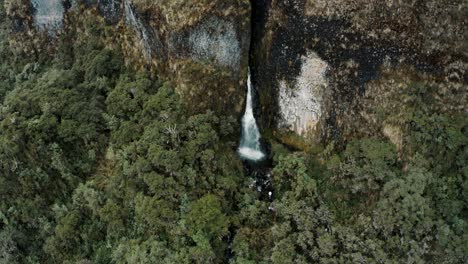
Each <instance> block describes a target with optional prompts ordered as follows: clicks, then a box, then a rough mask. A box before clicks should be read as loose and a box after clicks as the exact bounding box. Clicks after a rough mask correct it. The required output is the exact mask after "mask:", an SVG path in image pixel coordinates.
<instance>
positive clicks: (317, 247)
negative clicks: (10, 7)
mask: <svg viewBox="0 0 468 264" xmlns="http://www.w3.org/2000/svg"><path fill="white" fill-rule="evenodd" d="M89 19H91V21H89V26H87V27H85V28H86V31H80V32H73V30H70V33H69V34H78V35H79V39H80V41H76V39H75V38H74V37H71V36H69V35H67V34H64V35H62V36H60V38H59V41H58V44H57V47H56V52H55V53H51V54H53V55H48V54H41V53H38V54H37V55H36V56H29V55H25V54H22V53H18V52H17V51H15V50H13V49H12V48H11V46H10V45H9V37H8V34H9V31H8V23H9V21H7V20H6V16H5V14H4V10H3V4H2V1H0V24H1V28H0V263H83V264H84V263H233V264H234V263H235V264H250V263H275V264H287V263H389V264H390V263H446V264H452V263H466V262H467V261H468V258H467V256H468V232H467V230H468V223H467V221H468V212H467V205H468V204H467V203H468V180H467V179H468V162H467V161H468V148H467V143H468V124H467V119H466V113H463V112H450V113H446V112H442V111H438V106H437V103H436V101H437V100H436V99H435V98H436V96H437V89H438V87H437V86H436V85H432V86H430V85H426V84H424V83H416V82H415V83H409V84H407V88H406V89H402V90H401V91H400V94H398V97H397V98H394V100H396V101H397V102H401V104H400V105H399V107H396V108H395V109H377V110H376V111H377V112H378V113H379V115H380V116H385V118H386V119H388V118H393V119H394V120H396V122H398V123H399V124H401V126H402V127H404V128H405V132H406V133H405V137H404V138H403V144H402V146H401V148H398V147H397V146H395V145H394V144H392V143H391V142H390V141H389V140H388V139H386V138H385V137H380V136H375V137H356V138H354V139H350V140H347V141H346V142H338V141H336V142H327V144H325V145H320V144H318V143H313V144H314V145H313V147H310V148H306V149H305V150H301V151H294V150H292V149H291V148H287V147H286V146H284V145H282V144H280V143H278V142H277V141H275V139H274V138H273V137H271V138H268V139H267V140H268V141H269V143H270V144H271V152H272V156H273V159H272V170H271V177H272V178H271V179H272V186H271V188H272V190H273V194H274V195H273V198H272V200H271V201H270V200H269V199H265V198H263V197H262V196H261V194H260V193H259V192H257V191H256V190H255V188H252V182H253V180H254V179H253V177H252V175H249V174H248V173H246V170H244V166H243V163H242V161H241V160H240V159H239V158H238V156H237V154H236V146H237V144H238V136H239V130H240V128H239V124H238V118H237V117H235V116H218V115H216V114H215V113H213V112H210V111H207V112H201V113H193V112H192V111H191V110H190V109H191V108H190V106H187V105H186V103H185V102H183V101H182V100H180V98H179V95H178V94H177V93H176V92H175V89H174V84H173V83H171V82H170V81H168V80H164V79H163V78H160V77H158V75H157V74H156V76H155V74H152V73H150V72H149V71H146V70H135V68H134V67H132V66H131V65H127V64H125V63H124V59H123V54H122V51H121V50H119V49H118V48H113V47H109V46H108V45H106V43H105V42H104V39H103V38H102V35H103V34H104V33H103V32H107V31H108V30H110V29H109V28H106V27H107V26H105V25H104V24H103V23H101V22H100V21H98V20H96V21H93V20H92V18H89ZM402 98H403V99H404V100H402ZM310 144H312V143H310Z"/></svg>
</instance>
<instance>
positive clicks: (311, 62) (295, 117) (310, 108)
mask: <svg viewBox="0 0 468 264" xmlns="http://www.w3.org/2000/svg"><path fill="white" fill-rule="evenodd" d="M302 60H303V63H302V68H301V73H300V74H299V76H298V77H297V78H296V81H295V82H294V83H292V84H288V83H287V82H286V81H280V83H279V88H280V90H279V108H280V113H281V120H280V122H279V126H280V128H288V129H290V130H292V131H294V132H296V133H297V134H299V135H305V134H307V132H309V131H312V130H314V129H315V128H316V125H317V123H318V122H319V120H320V117H321V115H322V99H323V92H324V91H325V89H326V87H327V86H328V82H327V79H326V78H325V73H326V71H327V68H328V64H327V63H326V62H325V61H323V60H322V59H320V58H319V57H318V56H317V54H315V53H309V54H308V55H307V56H304V57H303V58H302Z"/></svg>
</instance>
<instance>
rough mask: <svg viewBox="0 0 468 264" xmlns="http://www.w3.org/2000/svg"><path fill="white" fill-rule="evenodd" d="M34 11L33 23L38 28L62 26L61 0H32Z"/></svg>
mask: <svg viewBox="0 0 468 264" xmlns="http://www.w3.org/2000/svg"><path fill="white" fill-rule="evenodd" d="M31 3H32V5H33V7H34V10H35V13H34V24H35V26H36V27H37V28H39V29H52V30H54V29H58V28H60V27H61V26H62V22H63V13H64V12H65V9H64V7H63V2H62V0H32V1H31Z"/></svg>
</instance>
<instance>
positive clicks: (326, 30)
mask: <svg viewBox="0 0 468 264" xmlns="http://www.w3.org/2000/svg"><path fill="white" fill-rule="evenodd" d="M253 8H254V10H253V13H254V14H256V16H257V18H254V21H256V22H257V25H255V26H254V31H253V33H254V35H253V37H252V39H254V40H255V44H254V45H253V50H252V54H251V60H252V65H253V67H252V68H253V71H254V76H255V83H256V87H257V89H258V92H259V94H260V96H259V100H260V104H261V109H260V110H261V111H260V115H259V116H260V117H261V120H262V122H261V123H262V125H263V126H264V127H278V126H279V127H282V126H281V123H282V122H283V121H284V120H280V119H281V118H282V114H281V111H282V110H281V109H279V107H278V105H279V102H278V99H279V94H278V93H279V90H280V87H279V86H280V83H281V82H286V83H288V87H290V89H298V88H297V86H298V85H297V83H298V76H299V75H300V74H301V71H302V70H303V64H304V59H303V58H304V56H307V54H308V53H310V52H313V53H315V54H317V55H318V57H319V58H320V59H322V60H323V61H325V62H326V64H328V65H329V67H328V70H327V74H326V78H327V80H328V82H327V83H328V86H327V88H326V89H327V90H326V91H323V92H322V96H323V98H322V99H321V102H322V116H321V117H320V120H318V121H319V123H318V127H317V129H319V130H320V131H321V134H322V137H323V138H336V137H338V136H343V135H345V136H346V134H348V133H353V131H352V130H353V129H352V128H350V125H349V124H350V123H355V122H356V121H357V119H358V118H359V117H358V116H359V112H360V111H361V106H360V98H361V97H362V96H363V95H364V94H365V92H366V87H367V85H368V83H369V81H371V80H375V79H378V78H379V76H380V72H381V68H382V67H383V65H390V66H391V67H397V68H398V67H400V66H402V65H405V66H409V67H410V68H412V69H414V71H415V72H419V73H422V74H427V75H428V76H432V77H434V78H438V79H440V80H441V81H442V80H445V76H448V75H450V73H449V72H450V71H453V70H455V69H452V70H450V69H449V67H451V66H450V65H453V64H454V63H456V64H457V65H464V66H463V67H459V68H458V69H457V70H456V71H459V72H458V74H457V76H458V77H457V78H459V80H456V81H464V82H466V77H462V76H466V73H465V69H464V68H465V66H466V49H465V48H466V47H465V46H466V45H464V44H463V43H464V36H465V34H466V32H465V30H464V28H465V27H466V12H467V11H466V10H467V7H466V5H465V4H464V2H463V1H462V0H460V1H440V0H437V1H436V0H430V1H412V2H411V3H406V2H405V3H403V2H398V3H397V2H395V1H358V0H357V1H337V0H335V1H320V0H317V1H311V0H260V1H253ZM464 32H465V33H464ZM312 70H313V69H312ZM460 71H461V72H460ZM462 79H464V80H462ZM272 95H274V96H272ZM312 97H313V96H312ZM312 99H313V98H311V101H312ZM297 118H298V119H301V117H300V116H299V117H297Z"/></svg>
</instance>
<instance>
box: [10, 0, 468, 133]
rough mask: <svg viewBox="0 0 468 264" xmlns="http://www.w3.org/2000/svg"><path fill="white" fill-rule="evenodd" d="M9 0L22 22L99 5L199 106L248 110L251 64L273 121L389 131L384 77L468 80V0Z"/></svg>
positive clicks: (55, 19) (449, 84)
mask: <svg viewBox="0 0 468 264" xmlns="http://www.w3.org/2000/svg"><path fill="white" fill-rule="evenodd" d="M5 5H6V7H7V8H6V10H7V13H8V14H9V16H10V17H11V18H12V21H13V25H14V28H15V30H16V31H17V32H21V31H28V30H31V28H35V29H34V30H35V31H41V30H55V31H60V30H67V25H66V22H65V23H63V22H62V21H67V20H66V17H67V16H68V15H69V14H72V13H74V14H75V15H78V16H79V12H83V10H84V9H87V10H94V11H95V12H97V13H99V14H100V15H101V16H102V17H103V18H104V19H105V21H106V22H107V23H108V24H110V25H114V26H115V28H117V29H118V30H120V31H118V34H119V37H118V38H117V39H119V42H120V43H119V44H120V45H121V46H122V49H123V50H124V52H125V54H126V60H127V61H128V62H129V63H132V64H133V65H137V66H138V67H146V68H151V69H152V70H154V71H155V72H157V74H158V75H159V76H164V77H165V78H167V79H168V80H171V81H172V82H174V83H175V84H176V85H175V86H176V87H177V89H178V92H179V94H180V95H182V97H183V98H184V99H185V101H186V102H187V105H188V106H189V107H190V108H192V109H193V111H195V112H198V111H204V110H206V109H211V110H214V111H216V112H229V113H235V114H237V116H240V113H241V112H242V110H243V104H244V98H245V86H244V85H245V80H246V76H247V74H246V73H247V67H248V65H249V64H250V67H251V68H252V75H253V82H254V85H255V87H256V92H257V93H258V98H257V99H258V105H257V110H258V111H256V115H257V118H258V119H259V120H260V122H259V123H260V126H261V127H263V128H271V129H272V130H273V131H275V130H280V131H293V132H295V133H297V134H299V135H302V136H307V135H309V136H310V135H311V136H312V137H313V138H316V139H317V138H321V139H334V138H338V137H339V138H343V137H344V138H346V137H348V136H352V135H356V134H359V133H363V134H373V133H383V134H388V131H389V128H388V124H387V123H386V121H385V120H380V119H379V120H378V121H377V118H376V117H375V115H374V114H373V112H375V109H376V107H383V108H385V107H386V106H385V104H386V103H388V104H390V103H391V102H388V101H383V102H382V101H381V100H380V99H379V98H380V97H382V96H383V97H385V96H390V95H388V92H389V90H392V89H389V88H388V87H387V86H386V85H388V84H384V83H385V82H386V81H388V82H394V83H399V82H400V81H401V80H405V82H406V83H411V82H414V81H418V82H425V83H432V84H436V85H439V86H441V90H442V91H445V92H444V93H443V94H441V95H440V96H439V97H440V98H441V101H444V100H445V101H450V100H452V101H453V100H456V102H457V104H458V105H463V104H465V103H466V96H463V95H462V96H457V95H458V94H460V91H462V90H463V88H466V81H467V77H466V61H467V60H466V44H465V41H464V40H465V35H466V32H465V28H466V22H467V21H466V17H467V16H466V14H467V12H468V8H467V6H466V4H464V1H463V0H442V1H440V0H427V1H411V2H402V1H390V0H389V1H379V0H371V1H368V0H352V1H341V0H333V1H324V0H313V1H312V0H255V1H250V3H249V1H248V0H237V1H236V0H215V1H208V0H200V1H183V0H157V1H150V0H74V1H61V0H45V1H38V0H31V1H29V0H8V1H6V2H5ZM80 8H81V9H80ZM83 8H84V9H83ZM251 19H252V21H251ZM62 24H64V25H62ZM34 30H33V31H34ZM28 35H31V34H28ZM20 42H21V40H20ZM22 42H23V43H27V41H24V40H23V41H22ZM250 44H251V45H250ZM249 48H250V49H249ZM249 53H250V57H249V56H248V54H249ZM249 61H250V62H249ZM402 69H404V70H402ZM450 96H452V97H450ZM390 97H391V96H390ZM449 97H450V98H449ZM465 105H466V104H465ZM389 107H390V106H389ZM384 123H385V124H384ZM385 127H387V128H385ZM391 127H393V128H394V129H393V130H395V129H396V130H395V131H397V130H398V129H397V128H395V126H393V125H391ZM390 130H392V129H390ZM393 130H392V131H393ZM385 131H387V132H385ZM392 134H395V133H392ZM397 134H398V133H397Z"/></svg>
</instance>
